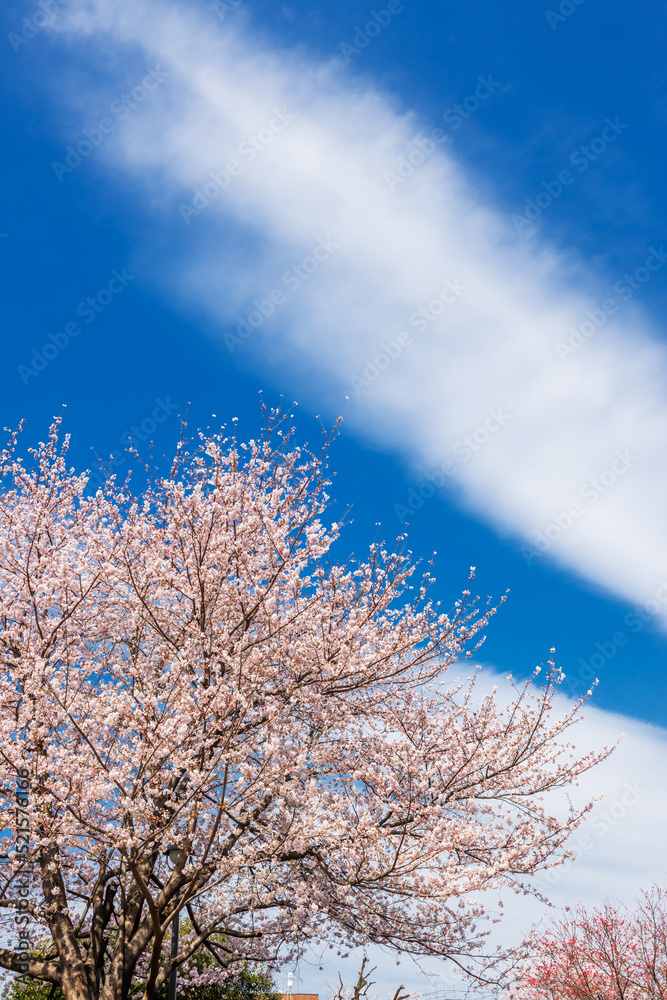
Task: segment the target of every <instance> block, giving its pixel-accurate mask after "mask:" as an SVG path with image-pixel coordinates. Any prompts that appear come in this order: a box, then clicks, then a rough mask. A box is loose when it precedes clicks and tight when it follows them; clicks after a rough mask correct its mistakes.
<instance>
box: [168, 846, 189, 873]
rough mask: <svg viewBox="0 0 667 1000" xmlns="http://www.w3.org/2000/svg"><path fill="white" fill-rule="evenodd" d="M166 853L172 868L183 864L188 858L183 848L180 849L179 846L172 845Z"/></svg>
mask: <svg viewBox="0 0 667 1000" xmlns="http://www.w3.org/2000/svg"><path fill="white" fill-rule="evenodd" d="M164 853H165V855H166V857H167V861H168V862H169V864H170V865H171V867H172V868H175V867H176V865H178V864H182V863H183V862H184V861H185V858H186V856H187V855H186V853H185V851H184V850H183V848H182V847H179V846H178V844H170V845H169V847H167V848H166V850H165V851H164Z"/></svg>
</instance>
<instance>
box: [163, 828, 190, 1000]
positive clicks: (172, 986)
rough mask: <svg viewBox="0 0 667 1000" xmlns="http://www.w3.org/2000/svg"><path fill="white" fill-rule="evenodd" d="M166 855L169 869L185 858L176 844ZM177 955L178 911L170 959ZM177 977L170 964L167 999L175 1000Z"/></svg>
mask: <svg viewBox="0 0 667 1000" xmlns="http://www.w3.org/2000/svg"><path fill="white" fill-rule="evenodd" d="M164 853H165V854H166V856H167V862H168V863H169V865H170V866H171V869H172V871H173V869H174V868H175V867H176V865H178V864H181V863H182V862H183V861H184V860H185V858H186V853H185V851H184V850H183V848H182V847H178V846H176V845H173V844H172V845H170V846H169V847H168V848H167V849H166V851H165V852H164ZM177 955H178V912H176V913H175V914H174V916H173V919H172V921H171V960H172V962H173V960H174V959H175V958H176V956H177ZM177 977H178V967H177V966H176V965H173V966H172V969H171V972H170V974H169V1000H176V980H177Z"/></svg>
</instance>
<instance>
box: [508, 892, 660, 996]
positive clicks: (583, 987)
mask: <svg viewBox="0 0 667 1000" xmlns="http://www.w3.org/2000/svg"><path fill="white" fill-rule="evenodd" d="M531 951H532V955H531V958H530V959H529V961H528V962H527V963H526V964H525V965H524V966H523V969H522V971H521V974H520V975H519V977H518V981H517V983H516V985H515V987H514V989H513V990H512V997H513V998H514V1000H598V998H600V997H602V1000H665V998H667V892H666V891H665V890H664V889H662V888H653V889H652V890H650V891H649V892H645V893H643V894H642V896H641V897H640V899H639V901H638V906H637V908H636V909H635V910H630V909H628V908H627V907H620V906H614V905H612V904H611V903H609V902H606V903H604V905H603V906H602V907H601V908H599V909H594V910H593V911H592V912H589V911H587V910H586V909H585V907H583V906H579V907H577V908H576V909H575V911H574V912H573V913H572V914H571V915H568V916H566V917H565V918H562V919H559V920H556V921H554V923H553V924H552V926H551V928H550V929H549V930H548V931H547V932H546V933H544V934H542V935H540V936H539V937H537V938H536V939H535V940H534V941H533V942H532V948H531Z"/></svg>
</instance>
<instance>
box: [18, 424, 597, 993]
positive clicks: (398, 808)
mask: <svg viewBox="0 0 667 1000" xmlns="http://www.w3.org/2000/svg"><path fill="white" fill-rule="evenodd" d="M19 443H20V437H19V432H17V433H15V434H13V435H12V436H11V437H10V440H9V443H8V445H7V447H6V449H5V450H4V452H3V453H2V455H1V456H0V467H1V474H2V479H3V493H2V498H1V500H0V621H1V632H0V657H1V661H2V667H1V669H0V783H1V787H2V789H3V801H2V814H3V820H2V823H1V824H0V828H2V829H3V830H4V833H3V839H2V845H3V846H2V847H0V851H3V852H4V854H5V855H6V857H5V858H4V860H2V861H0V872H1V873H2V884H1V885H0V908H1V912H2V913H3V915H4V920H5V923H4V928H5V940H6V941H7V942H8V947H6V948H3V949H0V966H2V967H4V968H5V969H9V970H13V971H14V972H19V973H22V974H26V975H28V976H30V977H34V978H36V979H40V980H43V981H46V982H48V983H51V984H55V986H57V987H59V988H60V989H61V990H62V993H63V995H64V997H65V1000H125V998H127V997H128V996H129V995H130V992H131V990H132V986H133V983H134V984H136V982H137V981H141V982H145V983H146V987H145V992H144V998H145V1000H154V998H155V997H156V994H157V992H158V991H159V990H160V989H161V988H162V986H163V984H164V983H165V981H166V979H167V978H168V977H169V974H170V971H171V968H172V967H173V966H174V965H175V966H183V965H184V964H187V963H188V962H189V961H190V959H191V957H192V956H193V955H195V954H196V953H197V951H198V950H199V949H201V948H207V949H208V951H209V954H212V955H213V956H214V957H215V959H216V963H217V967H219V969H220V970H222V972H221V973H220V974H226V973H230V972H232V971H234V970H236V969H238V968H239V967H241V966H242V965H243V964H244V963H246V962H251V963H253V962H257V963H260V962H261V963H266V964H267V967H268V968H274V967H275V965H276V963H277V962H279V961H284V960H287V959H289V958H294V957H295V956H296V955H298V954H301V953H302V952H303V951H304V950H305V949H306V948H308V947H309V946H312V945H314V944H315V943H317V942H318V941H319V942H326V943H328V944H330V945H332V946H333V947H335V948H337V949H338V950H342V949H345V948H348V947H352V946H356V945H360V944H366V943H369V942H376V943H380V944H382V945H385V946H388V947H390V948H393V949H395V950H396V951H397V952H406V953H410V954H415V955H436V956H443V957H450V958H452V959H453V960H455V961H459V962H463V961H465V960H467V957H469V956H471V955H474V954H475V953H476V952H477V951H479V949H480V947H481V945H482V943H483V941H484V932H483V931H482V930H479V929H478V927H477V925H478V921H479V920H480V918H481V917H482V916H483V915H484V909H483V906H482V902H481V900H480V893H482V892H484V891H485V890H493V889H495V888H497V887H499V886H502V885H510V886H512V887H513V888H515V889H517V890H521V888H522V887H523V884H524V879H525V877H527V876H529V875H531V874H532V873H533V872H535V871H537V870H538V869H541V868H545V867H547V866H550V865H553V864H556V863H558V861H559V860H560V859H561V857H562V855H563V849H564V845H565V841H566V839H567V837H568V835H569V834H570V833H571V831H572V830H573V829H574V828H575V827H576V826H577V824H578V823H579V822H580V820H581V819H582V817H583V815H584V814H585V812H586V810H587V808H588V805H587V804H584V805H583V806H582V807H581V808H580V809H578V810H575V809H572V811H571V812H570V814H569V815H568V816H566V817H565V818H557V817H554V816H552V815H551V814H550V813H549V812H548V811H547V810H546V808H545V806H544V804H543V802H542V796H543V795H544V793H546V792H548V791H549V790H551V789H556V788H565V787H567V786H569V785H571V784H572V783H575V782H576V781H577V778H578V777H579V776H580V775H581V774H582V773H583V772H584V771H586V770H587V769H588V768H590V767H592V766H593V765H594V764H595V763H596V762H597V761H598V760H600V759H601V757H602V756H604V755H605V754H606V753H607V752H608V751H607V750H603V751H602V753H600V754H589V755H585V756H579V755H577V753H576V751H575V750H574V749H573V748H572V747H571V746H570V745H569V744H568V742H567V737H566V733H567V730H568V729H569V728H570V726H571V725H572V724H573V722H575V721H576V718H577V716H578V713H579V709H580V704H577V705H576V706H574V707H573V708H572V710H571V711H568V712H567V713H566V714H565V715H564V717H561V718H553V717H552V715H553V713H552V712H551V708H552V699H553V695H554V690H555V687H556V685H557V683H558V681H559V679H560V677H561V676H562V675H560V674H559V673H558V672H557V671H556V669H555V668H554V667H553V665H552V666H551V667H550V668H549V670H548V672H547V674H548V676H546V678H545V681H544V683H543V684H542V687H541V688H537V687H535V685H533V686H531V685H530V684H528V685H526V686H521V687H517V688H515V689H514V695H513V697H512V698H511V699H510V703H509V704H507V703H506V701H499V700H498V699H497V697H496V696H495V695H489V696H486V697H481V696H479V697H477V695H476V690H475V686H474V685H475V681H474V677H473V679H472V680H465V679H464V680H463V681H461V682H459V681H458V680H456V677H455V674H453V672H452V668H453V665H454V664H455V663H456V662H457V661H458V660H460V658H461V657H462V656H463V655H464V654H465V653H466V652H467V653H468V654H469V655H470V654H471V653H472V652H474V649H475V648H476V645H477V644H478V643H479V641H481V637H482V630H483V629H484V628H485V626H486V625H487V622H488V619H489V616H490V614H491V613H492V610H489V609H488V608H487V610H486V611H485V612H482V611H480V610H478V607H477V605H476V603H475V601H474V600H472V599H471V598H470V595H469V592H468V591H467V590H466V591H464V594H463V596H462V598H461V599H460V600H459V601H457V602H456V603H455V605H454V607H453V610H452V611H451V613H449V614H445V613H444V612H443V611H441V610H440V608H439V607H438V606H437V605H434V604H433V603H432V601H431V600H429V596H428V589H429V587H430V585H431V584H432V578H431V572H430V570H428V569H427V570H426V571H423V570H420V569H418V564H416V563H415V562H414V561H413V559H412V557H411V555H410V552H409V551H408V550H406V548H405V539H404V538H401V539H399V541H398V543H397V549H398V551H397V552H393V553H392V552H388V551H385V549H384V548H383V547H382V546H381V545H379V544H373V545H371V547H370V554H369V556H368V558H366V559H365V560H362V561H357V560H355V559H354V558H350V559H348V560H346V561H344V562H338V563H337V562H335V561H334V560H333V558H332V552H331V549H332V546H333V545H334V544H336V543H337V542H338V539H339V533H340V529H341V525H340V524H337V523H332V524H329V525H328V526H326V525H325V520H326V519H327V518H328V517H329V505H330V500H329V497H328V495H327V488H328V485H329V484H328V481H327V480H326V455H327V450H328V447H329V444H330V437H327V436H326V435H325V437H324V443H323V448H322V450H321V451H320V452H318V453H311V452H310V451H308V450H307V449H303V448H300V447H298V446H297V445H296V444H295V437H294V430H293V426H292V424H291V421H290V419H289V418H287V417H286V416H285V415H281V414H279V413H277V412H274V411H270V412H268V413H265V426H264V429H263V431H262V434H261V435H260V437H259V438H258V439H257V440H251V441H249V442H248V443H247V444H239V443H238V441H237V440H236V437H235V434H233V433H231V434H229V435H227V434H226V432H224V431H212V432H210V433H207V434H200V435H199V436H198V437H196V438H195V439H194V441H189V440H188V439H187V438H186V436H185V431H184V432H183V434H182V437H181V441H180V443H179V445H178V448H177V450H176V457H175V459H174V460H173V463H172V464H171V467H170V469H168V471H166V472H164V473H163V472H161V471H160V467H159V464H158V465H155V464H150V463H149V465H147V466H143V467H142V466H141V465H139V467H138V468H139V479H140V480H141V483H140V484H139V485H137V486H136V487H133V488H130V485H131V480H130V481H128V482H125V483H119V482H118V481H116V479H115V478H114V477H109V479H108V481H107V482H106V483H105V484H104V485H103V486H102V487H100V488H99V489H97V491H96V492H95V493H94V494H93V495H90V493H91V491H90V490H87V489H86V484H87V481H88V476H87V475H86V474H77V473H76V472H75V471H73V470H72V469H71V468H70V467H68V464H67V461H68V460H67V448H68V439H67V438H66V437H65V438H64V439H63V438H62V435H61V432H60V422H59V421H56V422H55V423H54V425H53V426H52V428H51V431H50V434H49V438H48V440H47V441H46V442H45V443H43V444H41V445H39V446H37V447H36V448H34V449H29V450H28V454H27V455H26V457H25V459H24V458H23V457H21V455H20V454H19ZM137 458H138V456H137ZM170 847H171V848H176V849H177V851H176V858H177V860H176V863H175V865H174V866H173V868H170V865H169V862H168V859H167V858H166V857H165V851H166V850H167V849H168V848H170ZM172 853H173V852H172ZM179 913H183V915H184V916H187V918H188V920H189V922H190V924H189V925H190V927H191V931H190V933H188V934H186V935H185V936H184V937H183V938H182V940H181V946H180V949H179V952H178V954H177V955H176V956H175V957H174V958H172V957H170V954H169V949H168V943H169V929H170V924H171V921H172V919H173V918H174V916H175V915H176V914H179ZM44 935H46V936H47V938H48V940H49V941H50V942H51V944H50V947H49V948H47V949H46V951H45V952H44V954H42V955H41V956H38V957H36V956H34V955H31V954H30V952H31V944H30V942H31V940H38V939H42V938H43V937H44ZM11 941H13V942H14V944H13V945H10V944H9V942H11Z"/></svg>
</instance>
